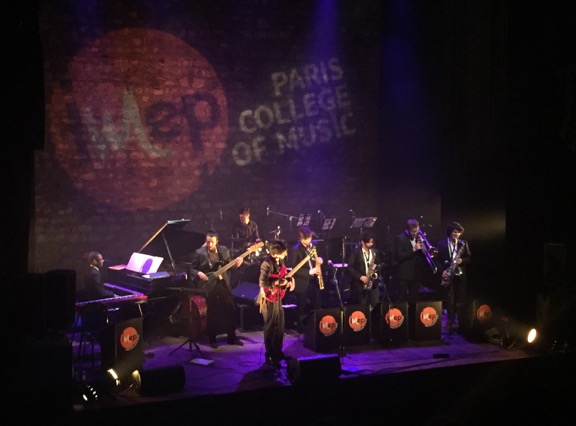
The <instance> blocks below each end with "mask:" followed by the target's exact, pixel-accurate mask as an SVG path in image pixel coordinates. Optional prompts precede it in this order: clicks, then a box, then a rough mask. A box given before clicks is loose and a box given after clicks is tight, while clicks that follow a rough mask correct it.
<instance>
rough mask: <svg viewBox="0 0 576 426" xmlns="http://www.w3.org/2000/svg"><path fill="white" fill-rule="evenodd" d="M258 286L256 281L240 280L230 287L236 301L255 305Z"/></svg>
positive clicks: (258, 292) (258, 291)
mask: <svg viewBox="0 0 576 426" xmlns="http://www.w3.org/2000/svg"><path fill="white" fill-rule="evenodd" d="M259 294H260V286H259V285H258V284H256V283H250V282H241V283H239V284H238V285H237V286H236V287H234V288H233V289H232V295H233V296H234V300H235V301H236V302H237V303H240V304H242V305H257V304H258V295H259Z"/></svg>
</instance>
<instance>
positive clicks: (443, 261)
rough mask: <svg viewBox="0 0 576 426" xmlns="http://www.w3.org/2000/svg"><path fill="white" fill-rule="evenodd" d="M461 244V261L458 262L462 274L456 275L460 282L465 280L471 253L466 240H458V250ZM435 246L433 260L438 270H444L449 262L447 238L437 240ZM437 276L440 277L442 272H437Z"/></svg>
mask: <svg viewBox="0 0 576 426" xmlns="http://www.w3.org/2000/svg"><path fill="white" fill-rule="evenodd" d="M462 246H464V250H463V251H462V255H461V258H462V263H461V264H460V270H461V271H462V275H459V276H458V280H459V281H460V282H466V281H467V276H468V273H467V266H468V264H469V263H470V259H471V256H472V253H471V252H470V247H469V246H468V243H467V242H466V241H463V240H458V245H457V246H456V250H460V248H461V247H462ZM436 248H437V249H438V254H437V255H436V256H435V259H434V261H435V263H436V266H438V270H439V271H445V270H446V269H448V267H449V266H450V263H451V258H450V249H449V247H448V238H443V239H441V240H439V241H438V242H437V243H436ZM439 277H440V279H441V277H442V274H439Z"/></svg>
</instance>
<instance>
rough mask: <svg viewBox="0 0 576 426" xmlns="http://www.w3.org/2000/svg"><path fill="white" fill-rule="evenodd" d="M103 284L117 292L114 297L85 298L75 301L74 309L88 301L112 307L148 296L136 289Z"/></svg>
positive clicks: (143, 300)
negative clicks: (81, 300)
mask: <svg viewBox="0 0 576 426" xmlns="http://www.w3.org/2000/svg"><path fill="white" fill-rule="evenodd" d="M104 286H105V287H107V288H109V289H110V290H112V291H113V292H114V294H117V296H116V297H106V298H104V299H95V300H87V301H84V302H77V303H76V309H79V308H82V307H83V306H86V305H88V304H90V303H103V304H104V305H106V307H108V308H113V307H115V306H118V305H119V304H123V303H130V302H133V303H142V302H145V301H146V300H147V299H148V296H147V295H145V294H144V293H140V292H138V291H134V290H130V289H127V288H124V287H120V286H117V285H114V284H110V283H104Z"/></svg>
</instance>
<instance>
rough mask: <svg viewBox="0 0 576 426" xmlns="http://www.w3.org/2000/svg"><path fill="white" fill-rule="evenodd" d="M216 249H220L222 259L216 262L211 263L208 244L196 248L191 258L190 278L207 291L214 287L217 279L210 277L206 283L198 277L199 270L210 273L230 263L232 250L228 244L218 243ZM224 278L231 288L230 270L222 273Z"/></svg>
mask: <svg viewBox="0 0 576 426" xmlns="http://www.w3.org/2000/svg"><path fill="white" fill-rule="evenodd" d="M216 250H217V251H218V253H219V258H220V261H219V262H218V263H216V264H211V263H210V257H209V256H208V249H207V248H206V246H202V247H200V248H199V249H197V250H195V251H194V252H193V253H192V256H191V259H190V268H189V275H190V280H192V282H195V283H196V284H197V285H199V286H200V287H202V288H205V289H206V291H208V292H210V291H212V290H213V289H214V286H215V285H216V282H217V279H214V280H213V279H210V280H208V282H207V283H206V282H204V281H201V280H199V279H198V272H200V271H201V272H204V273H205V274H207V275H208V274H209V273H210V272H215V271H216V270H218V269H220V268H221V267H223V266H225V265H226V264H228V263H230V251H229V250H228V248H227V247H226V246H221V245H218V246H217V248H216ZM234 267H235V266H234ZM209 276H210V275H209ZM222 278H223V279H224V282H225V283H226V286H227V287H228V288H229V289H230V290H231V285H230V273H229V270H228V271H226V272H225V273H223V274H222Z"/></svg>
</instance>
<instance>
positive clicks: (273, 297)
mask: <svg viewBox="0 0 576 426" xmlns="http://www.w3.org/2000/svg"><path fill="white" fill-rule="evenodd" d="M315 255H316V248H313V249H312V250H310V252H309V253H308V255H307V256H306V257H305V258H304V259H302V260H301V261H300V262H299V263H298V265H296V266H295V267H293V268H292V270H291V271H290V272H288V273H286V272H287V269H286V267H285V266H282V268H280V272H279V273H278V274H270V278H273V279H276V278H277V279H278V284H276V285H274V286H272V287H266V288H263V290H264V297H265V298H266V300H267V301H269V302H277V301H279V300H282V299H283V298H284V295H285V294H286V290H287V288H288V280H289V279H290V278H292V276H294V274H295V273H296V272H298V270H299V269H300V268H301V267H302V266H304V264H305V263H306V262H308V260H310V258H311V257H312V256H315Z"/></svg>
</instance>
